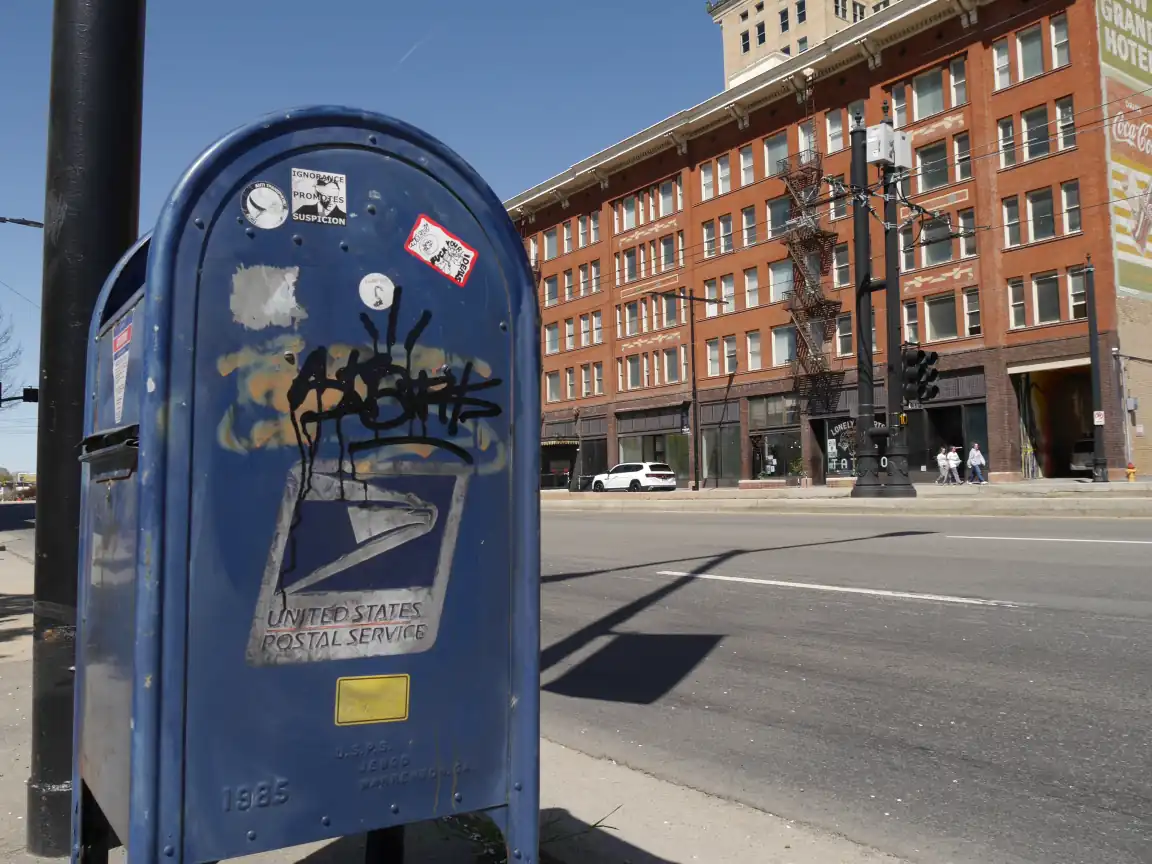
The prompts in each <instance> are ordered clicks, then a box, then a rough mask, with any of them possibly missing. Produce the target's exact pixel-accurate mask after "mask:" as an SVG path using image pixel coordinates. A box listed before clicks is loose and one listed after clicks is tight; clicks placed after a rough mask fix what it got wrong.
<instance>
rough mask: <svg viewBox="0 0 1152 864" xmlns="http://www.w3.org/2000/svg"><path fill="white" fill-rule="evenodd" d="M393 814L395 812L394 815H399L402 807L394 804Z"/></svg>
mask: <svg viewBox="0 0 1152 864" xmlns="http://www.w3.org/2000/svg"><path fill="white" fill-rule="evenodd" d="M392 812H393V813H399V812H400V807H399V805H397V804H393V805H392Z"/></svg>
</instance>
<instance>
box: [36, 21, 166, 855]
mask: <svg viewBox="0 0 1152 864" xmlns="http://www.w3.org/2000/svg"><path fill="white" fill-rule="evenodd" d="M51 69H52V78H51V85H50V88H49V102H48V171H47V189H46V192H45V204H44V222H45V228H44V286H43V302H42V304H41V306H42V312H41V324H40V415H39V436H38V439H37V446H36V462H37V474H38V476H37V486H38V492H37V504H36V571H35V588H34V591H35V602H34V604H33V607H32V615H33V624H32V640H33V641H32V756H31V763H32V765H31V776H30V777H29V780H28V851H29V852H31V853H32V854H33V855H37V856H41V857H57V856H65V855H68V853H69V847H70V832H71V829H70V811H71V797H72V792H71V786H72V691H73V675H72V671H71V667H72V665H73V640H74V634H75V626H76V583H77V542H78V536H77V535H78V528H79V514H80V463H79V462H78V461H77V457H78V456H79V451H78V449H77V446H78V444H79V443H80V438H81V435H82V428H83V419H84V373H85V356H86V354H87V348H88V346H87V341H88V324H89V319H90V318H91V315H92V308H93V306H94V305H95V301H96V296H97V294H98V293H99V291H100V286H101V284H102V283H103V281H104V278H105V277H106V276H107V275H108V272H109V271H110V270H111V269H112V266H113V265H114V264H115V263H116V261H117V259H119V258H120V256H121V255H122V254H123V253H124V251H125V250H126V249H128V247H129V246H130V245H131V244H132V242H133V240H135V239H136V233H137V220H138V208H139V189H140V114H141V103H142V95H143V80H144V0H117V2H115V3H109V2H107V0H56V5H55V11H54V15H53V24H52V64H51Z"/></svg>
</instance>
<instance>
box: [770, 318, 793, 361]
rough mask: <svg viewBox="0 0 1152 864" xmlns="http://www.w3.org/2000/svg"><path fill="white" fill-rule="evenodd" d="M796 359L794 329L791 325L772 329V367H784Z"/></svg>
mask: <svg viewBox="0 0 1152 864" xmlns="http://www.w3.org/2000/svg"><path fill="white" fill-rule="evenodd" d="M795 359H796V328H795V327H793V326H792V325H791V324H788V325H785V326H783V327H773V328H772V365H773V366H786V365H787V364H789V363H791V362H792V361H793V360H795Z"/></svg>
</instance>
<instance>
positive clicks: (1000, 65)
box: [992, 39, 1012, 90]
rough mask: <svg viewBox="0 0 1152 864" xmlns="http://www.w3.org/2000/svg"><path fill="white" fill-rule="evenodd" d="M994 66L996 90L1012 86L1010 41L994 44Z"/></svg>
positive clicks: (1003, 40) (1005, 40)
mask: <svg viewBox="0 0 1152 864" xmlns="http://www.w3.org/2000/svg"><path fill="white" fill-rule="evenodd" d="M992 65H993V68H994V70H995V81H996V89H997V90H1003V89H1004V88H1005V87H1008V86H1009V85H1011V84H1012V64H1011V63H1010V62H1009V60H1008V40H1007V39H1001V40H1000V41H999V42H993V43H992Z"/></svg>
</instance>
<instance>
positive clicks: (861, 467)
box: [849, 115, 881, 498]
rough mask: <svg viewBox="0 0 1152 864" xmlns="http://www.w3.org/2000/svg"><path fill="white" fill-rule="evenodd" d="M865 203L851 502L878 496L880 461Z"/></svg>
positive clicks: (856, 131) (857, 176)
mask: <svg viewBox="0 0 1152 864" xmlns="http://www.w3.org/2000/svg"><path fill="white" fill-rule="evenodd" d="M849 122H851V123H852V131H851V133H850V140H851V142H852V174H851V177H850V182H851V183H852V187H853V188H854V189H863V188H865V187H866V186H867V185H868V154H867V152H866V150H865V146H866V144H867V138H868V129H867V127H865V125H864V118H863V117H862V116H860V115H857V116H856V117H852V118H849ZM868 216H869V213H868V202H867V200H864V199H862V198H860V197H856V198H855V199H854V200H853V202H852V239H853V243H854V254H855V256H856V483H855V485H854V486H853V487H852V497H853V498H876V497H878V496H879V495H880V488H881V487H880V460H879V457H878V455H877V447H876V441H875V439H874V438H873V437H872V436H871V435H869V434H868V433H869V432H870V430H871V429H872V424H873V422H874V420H875V416H876V408H875V405H874V401H875V388H874V384H873V380H872V379H873V371H872V287H873V286H872V234H871V226H870V225H869V224H868Z"/></svg>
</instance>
